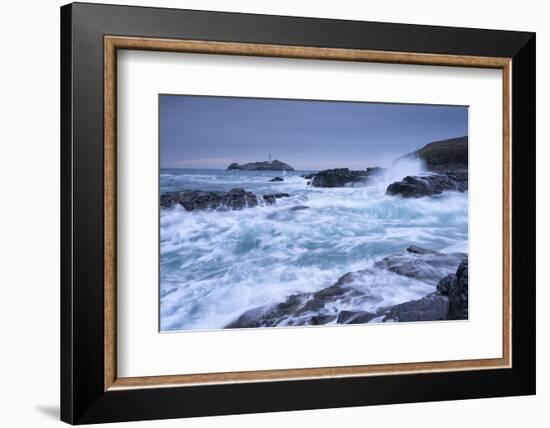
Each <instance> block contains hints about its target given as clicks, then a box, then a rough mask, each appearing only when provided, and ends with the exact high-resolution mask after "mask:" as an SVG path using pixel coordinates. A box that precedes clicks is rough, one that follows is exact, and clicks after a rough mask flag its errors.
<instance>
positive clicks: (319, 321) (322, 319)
mask: <svg viewBox="0 0 550 428" xmlns="http://www.w3.org/2000/svg"><path fill="white" fill-rule="evenodd" d="M335 319H336V315H316V316H314V317H311V318H310V320H309V321H310V324H311V325H323V324H328V323H329V322H332V321H334V320H335Z"/></svg>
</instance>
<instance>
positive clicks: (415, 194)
mask: <svg viewBox="0 0 550 428" xmlns="http://www.w3.org/2000/svg"><path fill="white" fill-rule="evenodd" d="M467 190H468V174H467V173H463V172H457V173H447V174H436V175H425V176H410V175H408V176H407V177H405V178H403V180H402V181H396V182H395V183H392V184H390V185H389V186H388V188H387V189H386V194H387V195H400V196H402V197H404V198H420V197H423V196H434V195H440V194H441V193H443V192H445V191H455V192H466V191H467Z"/></svg>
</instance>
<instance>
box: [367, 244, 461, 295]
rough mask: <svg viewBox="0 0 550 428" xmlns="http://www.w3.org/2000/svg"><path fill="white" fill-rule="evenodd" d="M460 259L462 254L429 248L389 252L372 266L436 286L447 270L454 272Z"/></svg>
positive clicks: (446, 273) (447, 272)
mask: <svg viewBox="0 0 550 428" xmlns="http://www.w3.org/2000/svg"><path fill="white" fill-rule="evenodd" d="M417 248H418V247H417ZM422 250H423V249H422ZM462 260H463V255H462V254H458V253H438V252H436V251H434V252H430V250H427V251H425V252H420V253H414V252H409V251H407V252H406V253H394V254H390V255H388V256H386V257H384V258H383V259H382V260H379V261H377V262H376V263H375V264H374V266H375V267H376V268H378V269H386V270H388V271H390V272H393V273H396V274H398V275H402V276H407V277H409V278H415V279H418V280H420V281H424V282H427V283H431V284H433V285H434V286H436V285H437V283H438V282H439V281H440V279H441V278H443V277H444V276H446V275H448V274H449V272H454V270H455V269H456V266H457V264H459V263H460V262H461V261H462Z"/></svg>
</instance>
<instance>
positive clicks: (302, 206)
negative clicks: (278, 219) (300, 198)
mask: <svg viewBox="0 0 550 428" xmlns="http://www.w3.org/2000/svg"><path fill="white" fill-rule="evenodd" d="M307 209H309V207H308V206H307V205H296V206H293V207H292V208H291V209H290V211H302V210H307Z"/></svg>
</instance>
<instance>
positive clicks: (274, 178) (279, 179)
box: [269, 177, 285, 182]
mask: <svg viewBox="0 0 550 428" xmlns="http://www.w3.org/2000/svg"><path fill="white" fill-rule="evenodd" d="M269 181H272V182H274V181H285V180H284V179H283V178H281V177H273V178H272V179H271V180H269Z"/></svg>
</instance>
